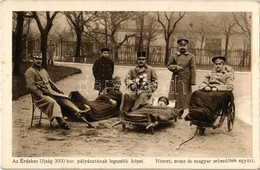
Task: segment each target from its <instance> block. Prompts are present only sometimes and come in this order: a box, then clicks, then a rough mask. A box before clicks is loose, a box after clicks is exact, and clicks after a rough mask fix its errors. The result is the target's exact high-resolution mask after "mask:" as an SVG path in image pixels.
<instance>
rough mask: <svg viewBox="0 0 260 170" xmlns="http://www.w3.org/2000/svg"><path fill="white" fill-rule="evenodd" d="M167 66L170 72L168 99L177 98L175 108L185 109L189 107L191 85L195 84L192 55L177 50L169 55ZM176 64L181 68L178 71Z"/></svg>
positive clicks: (194, 66) (194, 67) (194, 68)
mask: <svg viewBox="0 0 260 170" xmlns="http://www.w3.org/2000/svg"><path fill="white" fill-rule="evenodd" d="M167 66H168V69H169V70H170V71H171V72H172V78H171V82H170V90H169V95H168V99H169V100H177V107H176V108H178V109H180V108H183V109H186V108H188V107H189V102H190V96H191V93H192V89H191V86H192V85H195V84H196V64H195V58H194V55H193V54H191V53H189V52H186V53H185V54H182V53H180V52H177V53H175V54H174V55H173V56H172V57H171V59H170V61H169V63H168V65H167ZM177 66H181V67H183V69H182V70H179V71H178V70H177Z"/></svg>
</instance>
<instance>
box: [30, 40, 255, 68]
mask: <svg viewBox="0 0 260 170" xmlns="http://www.w3.org/2000/svg"><path fill="white" fill-rule="evenodd" d="M29 44H31V45H35V46H34V47H30V48H29V49H26V50H25V51H26V52H27V54H25V55H31V54H32V52H31V50H39V49H37V48H39V43H37V42H30V43H29ZM55 47H56V48H55V60H56V61H69V62H71V61H76V62H87V63H93V62H94V61H95V60H96V59H97V58H98V57H99V56H100V51H99V47H98V46H96V45H95V44H94V43H88V42H83V43H82V45H81V52H80V57H74V55H75V50H76V43H75V42H74V41H62V42H60V43H57V44H56V45H55ZM136 49H137V48H136V46H135V45H128V46H126V45H124V46H121V47H120V49H119V50H118V53H117V54H116V52H115V50H114V49H113V48H112V49H111V54H112V56H111V58H112V59H113V60H115V63H116V64H122V65H134V64H136ZM144 50H145V51H146V52H147V62H148V63H149V64H150V65H152V66H162V67H165V47H164V46H150V47H149V48H147V47H146V48H144ZM148 51H149V52H148ZM176 52H177V47H171V48H170V54H171V55H172V54H174V53H176ZM189 52H191V53H192V54H194V56H195V62H196V66H197V68H199V69H210V68H212V63H211V58H212V57H213V56H215V55H224V54H225V52H226V51H225V50H210V49H189ZM226 53H227V64H228V65H230V66H232V67H233V68H234V69H235V70H242V71H243V70H244V71H249V70H250V69H251V67H250V66H251V54H250V51H246V50H228V51H227V52H226ZM116 55H117V56H116ZM25 58H27V59H28V56H26V57H25ZM29 58H30V57H29ZM75 58H76V60H75Z"/></svg>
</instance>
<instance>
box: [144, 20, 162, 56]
mask: <svg viewBox="0 0 260 170" xmlns="http://www.w3.org/2000/svg"><path fill="white" fill-rule="evenodd" d="M160 33H161V30H160V29H159V24H158V22H157V21H156V19H155V18H154V17H153V16H147V17H146V20H145V34H144V35H145V37H144V39H145V40H146V51H147V61H149V57H150V54H149V51H150V44H151V43H152V42H153V41H155V40H156V38H157V36H158V35H159V34H160Z"/></svg>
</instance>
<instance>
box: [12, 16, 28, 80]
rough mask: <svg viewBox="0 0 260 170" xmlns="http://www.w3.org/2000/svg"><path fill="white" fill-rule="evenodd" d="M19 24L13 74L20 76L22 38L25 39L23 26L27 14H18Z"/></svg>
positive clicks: (16, 31) (16, 32) (16, 30)
mask: <svg viewBox="0 0 260 170" xmlns="http://www.w3.org/2000/svg"><path fill="white" fill-rule="evenodd" d="M16 14H17V24H16V29H15V35H14V36H15V50H14V58H13V59H14V67H13V74H14V75H19V74H20V63H21V58H22V37H23V24H24V14H25V12H16Z"/></svg>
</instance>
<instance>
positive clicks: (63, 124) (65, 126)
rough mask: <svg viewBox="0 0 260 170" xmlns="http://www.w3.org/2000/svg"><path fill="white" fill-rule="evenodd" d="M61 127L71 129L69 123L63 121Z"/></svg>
mask: <svg viewBox="0 0 260 170" xmlns="http://www.w3.org/2000/svg"><path fill="white" fill-rule="evenodd" d="M60 127H61V128H62V129H65V130H70V127H69V125H67V124H66V123H65V122H64V123H62V124H61V125H60Z"/></svg>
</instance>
